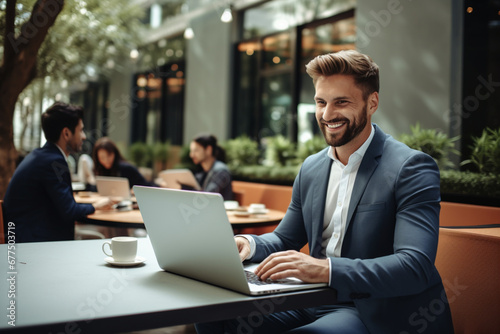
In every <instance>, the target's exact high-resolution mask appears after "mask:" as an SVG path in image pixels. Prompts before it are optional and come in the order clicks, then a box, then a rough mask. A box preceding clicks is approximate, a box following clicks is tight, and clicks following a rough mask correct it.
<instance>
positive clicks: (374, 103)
mask: <svg viewBox="0 0 500 334" xmlns="http://www.w3.org/2000/svg"><path fill="white" fill-rule="evenodd" d="M367 107H368V114H370V115H373V114H374V113H375V111H377V109H378V92H373V93H371V94H370V96H368V101H367Z"/></svg>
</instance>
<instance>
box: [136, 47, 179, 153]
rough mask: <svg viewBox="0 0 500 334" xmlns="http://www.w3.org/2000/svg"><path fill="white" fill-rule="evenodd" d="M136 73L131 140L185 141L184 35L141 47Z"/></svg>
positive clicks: (152, 141) (176, 143) (174, 143)
mask: <svg viewBox="0 0 500 334" xmlns="http://www.w3.org/2000/svg"><path fill="white" fill-rule="evenodd" d="M139 54H140V55H141V56H140V58H139V60H138V64H137V67H138V68H139V69H141V70H140V71H139V72H137V73H136V74H135V75H134V77H133V87H134V88H133V93H132V115H133V122H132V129H131V139H132V142H137V141H141V142H146V143H155V142H159V141H161V142H164V141H169V142H170V143H171V144H172V145H182V139H183V132H182V130H183V128H184V124H183V113H184V87H185V73H186V71H185V60H184V39H183V38H182V37H179V38H176V39H172V40H168V41H167V40H161V41H158V42H157V43H153V44H150V45H148V46H145V47H144V48H142V49H141V50H139Z"/></svg>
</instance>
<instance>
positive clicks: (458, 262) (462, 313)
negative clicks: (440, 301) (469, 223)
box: [436, 227, 500, 334]
mask: <svg viewBox="0 0 500 334" xmlns="http://www.w3.org/2000/svg"><path fill="white" fill-rule="evenodd" d="M436 267H437V269H438V271H439V274H440V275H441V277H442V279H443V284H444V287H445V289H446V294H447V297H448V302H449V303H450V309H451V315H452V319H453V326H454V327H455V333H456V334H466V333H500V227H491V228H477V227H476V228H474V227H473V228H443V227H441V228H440V229H439V244H438V251H437V257H436Z"/></svg>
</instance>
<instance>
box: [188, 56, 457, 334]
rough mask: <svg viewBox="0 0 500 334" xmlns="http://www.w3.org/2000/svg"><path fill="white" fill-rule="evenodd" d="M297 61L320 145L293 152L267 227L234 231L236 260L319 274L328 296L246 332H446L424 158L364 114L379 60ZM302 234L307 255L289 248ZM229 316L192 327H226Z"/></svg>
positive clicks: (434, 193)
mask: <svg viewBox="0 0 500 334" xmlns="http://www.w3.org/2000/svg"><path fill="white" fill-rule="evenodd" d="M306 69H307V73H308V74H309V75H310V76H311V77H312V79H313V83H314V87H315V90H316V94H315V101H316V118H317V121H318V125H319V127H320V129H321V131H322V132H323V135H324V137H325V140H326V142H327V144H328V145H329V147H327V148H325V149H324V150H322V151H321V152H319V153H317V154H314V155H312V156H310V157H308V158H307V159H306V160H305V161H304V163H303V165H302V168H301V170H300V172H299V174H298V176H297V177H296V179H295V182H294V185H293V193H292V201H291V203H290V206H289V208H288V210H287V212H286V214H285V217H284V218H283V220H282V221H281V223H280V224H279V225H278V226H277V228H276V229H275V230H274V232H272V233H268V234H264V235H261V236H255V235H253V236H236V237H235V241H236V244H237V245H238V249H239V251H240V257H241V258H242V260H243V259H249V260H251V261H253V262H260V261H262V263H261V264H260V265H259V267H257V269H256V271H255V272H256V274H257V275H258V276H259V277H260V278H261V279H262V280H265V279H267V278H271V279H280V278H285V277H291V276H292V277H297V278H299V279H302V280H303V281H306V282H325V283H328V284H329V286H330V287H331V288H333V289H335V290H336V291H337V301H336V304H333V305H323V306H319V307H314V308H309V309H302V310H294V311H289V312H281V313H275V314H270V315H268V316H266V317H265V318H264V320H263V321H261V322H260V323H259V324H257V325H256V326H255V327H252V328H251V330H252V332H253V333H282V332H286V331H289V332H287V333H343V334H346V333H347V334H348V333H357V334H359V333H433V334H434V333H440V334H442V333H453V324H452V322H451V314H450V309H449V305H448V301H447V298H446V293H445V290H444V287H443V284H442V282H441V278H440V276H439V274H438V271H437V269H436V267H435V266H434V260H435V257H436V251H437V243H438V234H439V209H440V204H439V202H440V189H439V185H440V180H439V170H438V168H437V165H436V163H435V162H434V160H433V159H432V158H431V157H430V156H428V155H426V154H424V153H422V152H419V151H416V150H412V149H410V148H408V147H407V146H406V145H404V144H402V143H400V142H398V141H396V140H394V139H393V138H392V137H391V136H389V135H387V134H385V133H384V132H383V131H382V130H381V129H380V128H379V127H378V126H376V125H375V124H372V123H371V117H372V115H373V113H374V112H375V111H376V110H377V108H378V101H379V95H378V94H379V93H378V92H379V69H378V66H377V65H376V64H375V63H374V62H373V61H372V60H371V58H369V57H368V56H366V55H363V54H361V53H359V52H357V51H353V50H351V51H340V52H338V53H333V54H327V55H323V56H318V57H316V58H315V59H313V60H312V61H311V62H310V63H309V64H308V65H307V66H306ZM306 243H309V248H310V255H306V254H304V253H301V252H299V250H300V249H301V248H302V247H303V246H304V245H305V244H306ZM238 320H239V321H236V320H234V321H227V322H216V323H210V324H200V325H197V330H198V332H199V333H223V332H224V333H227V332H231V333H233V332H238V330H241V329H242V328H239V327H238V326H241V322H242V321H241V320H242V319H238ZM248 320H250V319H248ZM249 323H254V322H251V321H247V322H246V324H249ZM245 330H248V329H246V328H245Z"/></svg>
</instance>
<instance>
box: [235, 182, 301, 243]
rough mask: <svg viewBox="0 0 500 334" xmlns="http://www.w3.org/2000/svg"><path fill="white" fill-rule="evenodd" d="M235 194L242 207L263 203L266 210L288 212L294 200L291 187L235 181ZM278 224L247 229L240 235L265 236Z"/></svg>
mask: <svg viewBox="0 0 500 334" xmlns="http://www.w3.org/2000/svg"><path fill="white" fill-rule="evenodd" d="M232 186H233V192H234V194H235V199H236V200H237V201H238V202H239V204H240V205H241V206H248V205H250V204H252V203H262V204H265V205H266V208H268V209H273V210H279V211H283V212H286V209H287V208H288V205H289V204H290V201H291V200H292V187H291V186H278V185H273V184H265V183H253V182H245V181H233V182H232ZM277 225H278V223H276V224H274V225H268V226H259V227H251V228H245V229H242V230H241V231H240V233H246V234H263V233H267V232H272V231H274V229H275V228H276V226H277Z"/></svg>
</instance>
